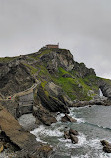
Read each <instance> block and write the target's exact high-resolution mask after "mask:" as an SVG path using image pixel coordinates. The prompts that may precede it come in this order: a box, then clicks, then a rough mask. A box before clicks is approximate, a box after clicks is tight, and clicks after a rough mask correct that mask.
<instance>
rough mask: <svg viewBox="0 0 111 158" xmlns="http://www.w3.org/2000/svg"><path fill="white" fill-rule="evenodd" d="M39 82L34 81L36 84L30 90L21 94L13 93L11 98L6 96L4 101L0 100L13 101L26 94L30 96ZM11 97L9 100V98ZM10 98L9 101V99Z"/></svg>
mask: <svg viewBox="0 0 111 158" xmlns="http://www.w3.org/2000/svg"><path fill="white" fill-rule="evenodd" d="M40 83H41V82H40V81H38V80H36V83H35V84H33V85H32V86H31V87H30V88H28V89H26V90H24V91H21V92H18V93H15V94H14V95H13V96H8V97H7V98H6V99H0V100H2V101H5V100H15V98H16V97H17V96H18V97H20V96H24V95H27V94H30V93H32V92H33V90H34V89H35V88H36V87H37V86H38V85H39V84H40ZM10 97H11V98H10ZM9 98H10V99H9Z"/></svg>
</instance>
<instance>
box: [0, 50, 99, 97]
mask: <svg viewBox="0 0 111 158" xmlns="http://www.w3.org/2000/svg"><path fill="white" fill-rule="evenodd" d="M36 80H39V81H41V86H42V88H43V89H44V90H45V89H46V90H47V89H48V87H49V85H50V86H51V85H53V86H54V85H55V86H59V88H61V89H62V91H63V92H64V94H66V95H67V96H68V97H69V98H70V99H71V100H75V99H78V100H90V99H92V98H93V97H94V96H95V95H97V94H98V88H99V87H98V78H97V77H96V74H95V72H94V70H93V69H88V68H87V67H86V66H85V64H84V63H77V62H75V61H74V59H73V56H72V54H71V53H70V51H69V50H66V49H46V48H45V49H40V50H39V51H38V52H36V53H33V54H29V55H23V56H19V57H15V58H8V57H6V58H0V89H1V91H0V93H1V94H0V95H1V98H3V97H7V96H9V95H13V94H14V93H17V92H20V91H23V90H25V89H27V88H29V87H31V86H32V85H33V84H34V82H36ZM47 94H48V91H47Z"/></svg>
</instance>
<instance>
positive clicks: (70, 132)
mask: <svg viewBox="0 0 111 158" xmlns="http://www.w3.org/2000/svg"><path fill="white" fill-rule="evenodd" d="M69 134H73V135H79V133H78V131H76V130H74V129H72V128H70V130H69Z"/></svg>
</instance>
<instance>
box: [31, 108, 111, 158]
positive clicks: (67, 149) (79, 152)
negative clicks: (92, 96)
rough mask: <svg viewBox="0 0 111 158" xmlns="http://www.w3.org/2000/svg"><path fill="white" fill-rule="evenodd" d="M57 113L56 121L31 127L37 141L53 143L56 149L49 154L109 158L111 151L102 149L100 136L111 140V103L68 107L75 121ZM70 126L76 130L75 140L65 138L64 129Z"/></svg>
mask: <svg viewBox="0 0 111 158" xmlns="http://www.w3.org/2000/svg"><path fill="white" fill-rule="evenodd" d="M62 116H64V114H58V115H57V120H58V122H57V123H54V124H52V125H51V126H50V127H47V126H44V125H41V126H39V128H37V129H35V130H33V131H31V133H33V134H34V135H35V136H36V139H37V141H41V142H44V143H48V144H50V145H51V146H53V148H54V150H55V152H54V155H52V156H51V157H50V158H111V154H107V153H104V152H103V151H102V148H103V147H102V145H101V143H100V140H103V139H105V140H107V141H109V142H111V106H107V107H105V106H92V107H89V106H86V107H80V108H71V109H70V116H72V117H73V118H76V119H77V122H76V123H62V122H61V117H62ZM70 128H73V129H75V130H77V131H78V132H79V135H78V139H79V142H78V144H72V143H71V141H70V140H68V139H64V136H63V135H64V130H66V129H70Z"/></svg>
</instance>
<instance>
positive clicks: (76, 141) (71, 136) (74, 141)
mask: <svg viewBox="0 0 111 158" xmlns="http://www.w3.org/2000/svg"><path fill="white" fill-rule="evenodd" d="M70 139H71V141H72V143H73V144H77V143H78V138H77V137H76V136H75V135H73V134H70Z"/></svg>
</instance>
